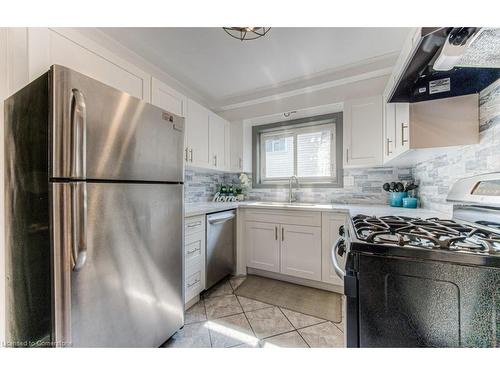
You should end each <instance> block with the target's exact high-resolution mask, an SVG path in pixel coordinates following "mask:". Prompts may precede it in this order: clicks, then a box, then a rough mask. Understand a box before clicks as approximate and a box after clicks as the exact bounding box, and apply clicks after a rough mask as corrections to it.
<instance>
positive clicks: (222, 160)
mask: <svg viewBox="0 0 500 375" xmlns="http://www.w3.org/2000/svg"><path fill="white" fill-rule="evenodd" d="M228 126H229V124H228V122H227V121H226V120H224V119H223V118H222V117H220V116H217V115H216V114H215V113H210V116H209V151H210V163H211V165H210V166H211V167H212V168H215V169H222V170H224V169H226V129H228ZM227 135H229V131H228V133H227Z"/></svg>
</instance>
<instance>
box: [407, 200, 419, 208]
mask: <svg viewBox="0 0 500 375" xmlns="http://www.w3.org/2000/svg"><path fill="white" fill-rule="evenodd" d="M417 203H418V201H417V198H413V197H410V198H403V207H404V208H417Z"/></svg>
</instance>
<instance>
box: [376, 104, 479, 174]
mask: <svg viewBox="0 0 500 375" xmlns="http://www.w3.org/2000/svg"><path fill="white" fill-rule="evenodd" d="M385 108H386V114H385V134H384V137H385V143H384V163H385V164H387V165H400V164H401V165H404V164H413V163H415V162H418V161H422V160H425V159H426V158H427V157H432V156H436V155H437V154H439V153H442V152H446V149H443V147H448V146H460V145H467V144H474V143H477V142H479V97H478V94H471V95H463V96H457V97H452V98H445V99H436V100H430V101H425V102H418V103H411V104H409V103H386V105H385Z"/></svg>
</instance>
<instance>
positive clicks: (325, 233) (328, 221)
mask: <svg viewBox="0 0 500 375" xmlns="http://www.w3.org/2000/svg"><path fill="white" fill-rule="evenodd" d="M345 222H346V215H345V214H341V213H330V212H323V213H322V215H321V259H322V262H321V263H322V269H321V281H324V282H325V283H330V284H334V285H343V281H342V279H341V278H340V277H338V276H337V274H336V273H335V270H334V269H333V265H332V260H331V251H332V246H333V245H335V242H336V241H337V239H338V238H339V237H340V234H339V229H340V227H341V226H342V225H344V224H345Z"/></svg>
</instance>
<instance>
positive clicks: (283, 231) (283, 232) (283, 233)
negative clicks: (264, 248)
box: [281, 227, 285, 241]
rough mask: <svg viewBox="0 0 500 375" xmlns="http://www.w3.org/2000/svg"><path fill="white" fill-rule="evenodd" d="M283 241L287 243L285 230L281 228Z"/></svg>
mask: <svg viewBox="0 0 500 375" xmlns="http://www.w3.org/2000/svg"><path fill="white" fill-rule="evenodd" d="M281 241H285V228H284V227H281Z"/></svg>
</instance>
